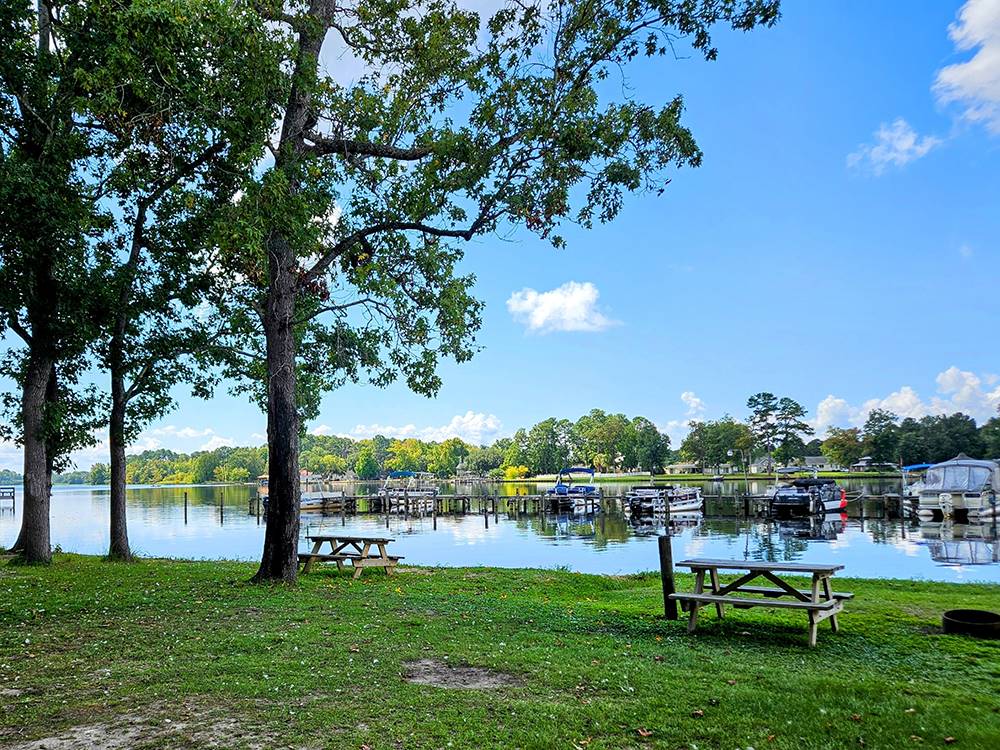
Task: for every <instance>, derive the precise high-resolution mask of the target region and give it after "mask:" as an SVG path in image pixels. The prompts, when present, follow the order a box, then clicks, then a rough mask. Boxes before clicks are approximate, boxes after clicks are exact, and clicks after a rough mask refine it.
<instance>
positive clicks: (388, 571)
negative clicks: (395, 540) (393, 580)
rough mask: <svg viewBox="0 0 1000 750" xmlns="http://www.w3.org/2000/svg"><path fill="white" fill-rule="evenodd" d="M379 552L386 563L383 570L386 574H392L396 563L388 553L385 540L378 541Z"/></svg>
mask: <svg viewBox="0 0 1000 750" xmlns="http://www.w3.org/2000/svg"><path fill="white" fill-rule="evenodd" d="M378 553H379V555H380V556H381V557H382V562H383V563H385V568H383V570H385V574H386V575H387V576H391V575H392V574H393V572H394V568H395V567H396V565H395V564H394V563H393V562H391V561H390V560H389V555H388V554H386V551H385V542H379V543H378Z"/></svg>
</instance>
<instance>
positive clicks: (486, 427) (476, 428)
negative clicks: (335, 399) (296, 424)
mask: <svg viewBox="0 0 1000 750" xmlns="http://www.w3.org/2000/svg"><path fill="white" fill-rule="evenodd" d="M321 429H323V430H324V432H319V431H318V430H321ZM502 429H503V423H502V422H501V421H500V419H499V418H498V417H497V416H496V415H495V414H484V413H482V412H474V411H472V410H469V411H467V412H466V413H465V414H457V415H455V416H454V417H452V418H451V421H450V422H448V424H445V425H441V426H440V427H417V426H416V425H414V424H407V425H402V426H395V425H385V424H359V425H356V426H355V427H354V429H353V430H351V431H350V432H348V433H346V434H345V435H344V436H345V437H350V438H354V439H355V440H362V439H366V438H371V437H374V436H375V435H384V436H385V437H392V438H400V439H405V438H419V439H420V440H431V441H435V442H441V441H442V440H447V439H448V438H453V437H457V438H461V439H462V440H464V441H465V442H467V443H473V444H476V445H479V444H484V443H491V442H493V440H495V439H496V438H497V437H498V436H499V434H500V431H501V430H502ZM311 432H312V433H313V434H315V435H324V434H325V435H329V434H332V432H333V430H332V429H331V428H329V427H328V426H327V425H320V426H319V427H317V428H316V429H314V430H311Z"/></svg>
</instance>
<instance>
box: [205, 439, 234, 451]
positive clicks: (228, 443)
mask: <svg viewBox="0 0 1000 750" xmlns="http://www.w3.org/2000/svg"><path fill="white" fill-rule="evenodd" d="M235 445H236V441H235V440H233V439H232V438H224V437H222V436H221V435H213V436H212V439H211V440H209V441H208V442H207V443H205V444H204V445H203V446H201V447H200V448H199V449H198V450H200V451H214V450H215V449H216V448H223V447H225V448H232V447H233V446H235Z"/></svg>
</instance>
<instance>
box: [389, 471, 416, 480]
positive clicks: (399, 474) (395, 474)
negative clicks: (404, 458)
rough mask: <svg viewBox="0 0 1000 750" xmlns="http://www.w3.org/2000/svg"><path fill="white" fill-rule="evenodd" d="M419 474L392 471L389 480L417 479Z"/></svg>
mask: <svg viewBox="0 0 1000 750" xmlns="http://www.w3.org/2000/svg"><path fill="white" fill-rule="evenodd" d="M416 475H417V472H415V471H390V472H389V479H405V478H406V477H415V476H416Z"/></svg>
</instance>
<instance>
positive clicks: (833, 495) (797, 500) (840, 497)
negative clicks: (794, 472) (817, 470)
mask: <svg viewBox="0 0 1000 750" xmlns="http://www.w3.org/2000/svg"><path fill="white" fill-rule="evenodd" d="M846 507H847V492H846V491H845V490H844V489H843V488H842V487H838V486H837V480H835V479H819V478H818V477H816V476H813V477H811V478H809V479H791V480H786V481H785V482H784V483H783V484H780V485H778V486H777V487H775V488H774V489H773V490H771V493H770V501H769V502H768V512H769V514H770V515H771V516H805V515H821V514H825V513H837V512H839V511H842V510H843V509H844V508H846Z"/></svg>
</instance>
